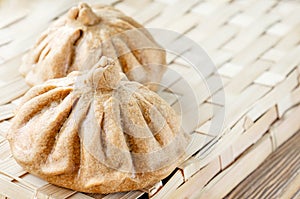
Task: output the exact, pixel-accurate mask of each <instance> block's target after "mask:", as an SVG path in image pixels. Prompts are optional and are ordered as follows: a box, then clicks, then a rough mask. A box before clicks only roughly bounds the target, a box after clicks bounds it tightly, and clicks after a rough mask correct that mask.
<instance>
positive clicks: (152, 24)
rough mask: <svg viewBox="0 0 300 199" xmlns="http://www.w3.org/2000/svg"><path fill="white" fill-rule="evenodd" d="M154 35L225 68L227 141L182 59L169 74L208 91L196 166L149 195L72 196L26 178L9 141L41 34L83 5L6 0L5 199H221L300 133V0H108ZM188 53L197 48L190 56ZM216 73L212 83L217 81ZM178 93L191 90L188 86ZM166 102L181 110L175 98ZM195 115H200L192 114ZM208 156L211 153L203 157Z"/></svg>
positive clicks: (0, 99) (1, 105)
mask: <svg viewBox="0 0 300 199" xmlns="http://www.w3.org/2000/svg"><path fill="white" fill-rule="evenodd" d="M87 2H89V3H91V4H92V3H105V4H111V5H114V6H115V7H116V8H118V9H120V10H121V11H123V12H124V13H126V14H127V15H129V16H131V17H133V18H134V19H136V20H137V21H138V22H140V23H142V24H143V25H144V26H145V27H147V28H165V29H169V30H173V31H176V32H178V33H181V34H184V35H186V36H188V37H189V38H191V39H192V40H193V41H195V42H197V43H198V44H199V45H200V46H201V47H203V48H204V49H205V50H206V52H207V53H208V55H209V56H210V57H211V59H212V60H213V61H214V63H215V64H216V66H217V68H218V73H219V74H220V75H221V77H222V80H223V86H224V91H225V96H226V105H225V110H226V112H225V113H226V117H225V118H226V120H225V123H224V128H223V130H222V134H221V136H218V137H216V136H215V135H213V134H211V132H209V131H208V126H209V125H210V122H211V119H212V118H213V117H214V114H213V111H212V110H216V109H218V108H221V106H220V104H218V103H212V101H211V97H212V95H215V96H217V95H218V94H219V91H220V89H221V88H214V90H213V93H208V92H207V91H206V90H205V86H204V84H203V82H200V81H199V80H198V79H196V78H195V77H194V76H193V73H192V72H191V71H190V68H189V67H190V66H189V65H188V64H187V63H186V62H185V61H184V60H182V59H181V58H180V56H172V55H168V63H169V67H170V68H172V69H174V70H176V71H178V72H180V73H181V74H184V75H185V76H188V77H189V83H190V85H192V86H193V88H194V89H195V92H197V93H201V98H200V99H202V101H201V104H200V105H199V106H200V107H199V108H200V113H199V114H200V122H199V124H198V125H197V126H196V127H195V128H194V127H193V130H194V133H193V134H192V136H193V138H194V139H193V143H192V145H191V148H190V149H189V150H188V155H189V159H188V160H187V161H185V162H184V163H183V164H182V165H181V166H179V167H178V168H177V169H176V170H175V171H174V172H173V173H172V174H171V176H170V177H169V178H168V179H166V180H163V181H162V182H158V183H157V184H156V185H154V186H151V187H148V188H145V189H144V190H140V191H131V192H128V193H116V194H109V195H99V194H98V195H97V194H84V193H78V192H75V191H72V190H67V189H63V188H60V187H57V186H54V185H51V184H48V183H47V182H45V181H43V180H41V179H39V178H37V177H35V176H33V175H31V174H28V173H27V172H25V171H24V170H23V169H22V168H21V167H20V166H18V165H17V163H16V162H15V161H14V159H13V157H12V156H11V153H10V149H9V145H8V142H7V141H6V139H5V135H6V132H7V129H8V128H9V126H10V119H11V118H12V117H13V116H14V111H15V108H16V106H17V104H18V102H19V99H20V97H21V96H22V95H23V94H24V93H25V92H26V91H27V90H28V89H29V87H28V86H27V85H26V83H25V81H24V79H23V77H22V76H21V75H20V74H19V73H18V67H19V66H20V63H21V58H22V56H23V55H24V53H25V52H26V51H27V50H28V49H29V48H30V46H31V45H32V44H33V43H34V42H35V39H36V38H37V37H38V35H39V34H40V33H41V32H42V31H43V30H45V29H46V28H47V27H48V26H49V24H50V23H51V22H52V21H53V20H54V19H55V18H57V17H58V16H60V15H62V14H64V13H65V12H66V11H67V10H68V9H69V8H70V7H71V6H73V5H75V4H76V3H78V1H73V0H69V1H66V0H60V1H58V0H57V1H35V0H32V1H25V0H23V1H5V0H2V1H0V6H1V7H0V19H1V20H0V195H2V197H3V198H6V197H8V198H34V197H37V198H72V199H75V198H83V199H84V198H107V199H108V198H137V197H140V196H142V195H147V197H153V198H168V197H169V198H174V197H178V198H184V197H195V198H220V197H225V196H226V195H227V194H228V193H229V192H230V191H231V190H232V189H233V188H234V187H235V186H236V185H238V184H239V183H240V182H241V181H242V180H243V179H244V178H246V177H247V176H248V175H249V174H250V173H251V172H252V171H254V170H255V169H256V168H257V167H258V166H259V164H260V163H262V162H263V160H265V159H266V157H267V156H268V155H269V154H270V153H271V152H272V151H274V150H275V149H276V148H277V147H278V146H280V145H281V144H282V143H283V142H285V141H286V140H287V139H288V138H290V137H291V136H292V135H293V134H295V133H296V132H297V131H298V130H299V129H300V122H299V119H298V118H299V115H300V106H299V103H300V88H299V79H300V78H299V72H300V70H299V69H300V68H299V63H300V45H299V44H300V2H299V1H297V0H282V1H275V0H247V1H246V0H236V1H234V0H233V1H225V0H224V1H223V0H220V1H219V0H213V1H208V0H207V1H204V0H184V1H172V0H157V1H156V0H155V1H153V0H141V1H134V0H124V1H123V0H119V1H117V0H106V1H104V0H101V1H87ZM186 50H187V51H188V50H189V49H186ZM215 77H216V74H213V73H212V74H209V75H207V76H206V77H205V79H206V81H213V80H214V78H215ZM169 87H170V88H171V89H174V90H180V89H182V90H184V88H183V87H182V84H181V80H180V79H176V80H175V79H173V80H172V81H170V83H169ZM160 94H161V95H165V97H166V99H168V101H169V102H170V103H171V104H173V105H174V106H175V105H176V99H173V98H172V97H169V98H168V94H167V92H166V91H164V90H163V91H161V93H160ZM182 97H184V95H183V96H182ZM186 114H187V117H190V118H193V115H190V116H189V115H188V113H186ZM204 153H207V154H208V155H206V156H203V154H204Z"/></svg>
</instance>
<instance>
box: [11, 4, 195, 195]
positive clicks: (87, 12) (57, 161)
mask: <svg viewBox="0 0 300 199" xmlns="http://www.w3.org/2000/svg"><path fill="white" fill-rule="evenodd" d="M140 27H142V26H141V25H139V24H137V23H136V22H135V21H133V20H132V19H131V18H129V17H126V16H125V15H123V14H122V13H121V12H119V11H117V10H115V9H113V8H111V7H108V6H98V7H93V9H92V8H90V7H89V6H88V5H86V4H80V5H79V6H78V7H75V8H72V9H71V10H70V11H69V12H68V14H67V15H65V16H63V17H62V18H60V19H58V21H57V22H56V23H55V24H54V25H53V26H52V27H50V28H49V29H48V30H47V31H46V32H45V33H44V34H43V35H42V37H41V38H40V39H39V40H38V42H37V44H36V45H35V46H34V47H33V48H32V49H31V50H30V52H29V53H28V54H27V56H26V57H25V61H24V63H23V65H22V66H21V71H22V73H23V74H24V75H25V76H26V79H27V81H29V83H31V84H33V85H35V86H34V87H32V88H31V89H30V90H29V91H28V92H27V93H26V94H25V95H24V97H23V99H22V102H21V103H20V106H19V109H18V112H17V114H16V116H15V117H14V119H13V124H12V127H11V129H10V131H9V134H8V140H9V142H10V146H11V150H12V153H13V156H14V158H15V159H16V161H17V162H18V163H19V164H20V165H21V166H22V167H23V168H24V169H25V170H27V171H28V172H30V173H33V174H36V175H37V176H40V177H41V178H43V179H45V180H47V181H49V182H50V183H53V184H55V185H59V186H63V187H66V188H71V189H74V190H77V191H83V192H90V193H112V192H119V191H129V190H135V189H141V188H144V187H146V186H148V185H151V184H154V183H155V182H157V181H159V180H161V179H163V178H165V177H166V176H168V175H169V174H170V173H171V172H172V171H173V170H174V169H175V168H176V166H178V164H179V163H180V161H182V159H183V158H184V155H185V149H186V146H187V144H188V143H189V137H188V135H186V134H184V133H183V132H182V131H181V130H180V121H179V120H178V117H177V115H176V113H175V111H174V110H173V109H172V108H171V107H170V106H169V105H168V103H167V102H165V101H164V100H163V99H162V98H160V97H159V96H158V95H157V94H156V93H155V92H153V91H151V90H150V89H149V88H148V87H147V86H145V85H143V84H147V83H148V82H150V81H153V79H154V81H155V82H157V81H159V79H160V78H161V76H162V74H163V71H164V69H163V66H160V67H156V68H155V69H154V68H152V67H151V64H156V65H157V64H162V65H164V64H165V52H164V51H162V50H159V51H157V50H154V49H153V48H151V49H149V48H145V49H137V48H135V45H138V46H140V45H145V46H148V45H152V46H156V47H158V45H157V44H156V43H155V41H154V40H153V38H152V37H151V36H150V35H149V33H148V32H146V31H145V30H138V29H136V28H140ZM126 30H133V31H134V32H136V33H137V34H138V36H136V37H133V38H132V37H122V36H121V37H119V36H118V37H114V36H115V35H116V34H118V33H121V35H122V31H126ZM141 37H143V38H144V39H143V40H142V38H141ZM114 39H116V40H114ZM106 40H110V42H108V43H106V42H107V41H106ZM135 40H138V41H135ZM103 42H104V43H106V44H107V46H106V44H105V45H103ZM143 42H145V43H144V44H139V43H143ZM110 44H112V46H113V47H112V46H109V45H110ZM124 49H125V51H124V52H125V53H122V52H121V51H123V50H124ZM126 50H129V52H127V51H126ZM120 52H121V54H119V53H120ZM114 53H117V54H119V55H121V57H117V59H114V60H113V59H110V58H106V57H105V56H110V57H112V58H116V57H114ZM122 56H123V57H122ZM136 68H139V69H138V70H137V71H138V72H137V71H135V69H136ZM131 71H134V72H131ZM123 72H124V73H123ZM125 74H126V75H125ZM140 74H144V76H143V75H140ZM140 77H142V78H140ZM128 79H129V80H128ZM130 80H135V81H130ZM137 81H139V82H140V83H138V82H137ZM141 83H143V84H141ZM150 86H151V85H150ZM153 88H154V87H152V89H153Z"/></svg>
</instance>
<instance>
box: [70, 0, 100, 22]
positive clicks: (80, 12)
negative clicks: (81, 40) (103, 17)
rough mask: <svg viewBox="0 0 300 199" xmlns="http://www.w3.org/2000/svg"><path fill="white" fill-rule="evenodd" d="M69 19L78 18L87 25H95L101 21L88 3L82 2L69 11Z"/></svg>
mask: <svg viewBox="0 0 300 199" xmlns="http://www.w3.org/2000/svg"><path fill="white" fill-rule="evenodd" d="M68 16H69V19H71V20H77V21H79V22H80V23H82V24H83V25H85V26H93V25H96V24H98V23H99V22H100V17H98V16H97V15H96V14H95V13H94V12H93V10H92V8H91V7H90V6H89V5H88V4H86V3H80V4H79V5H78V6H77V7H73V8H71V9H70V10H69V12H68Z"/></svg>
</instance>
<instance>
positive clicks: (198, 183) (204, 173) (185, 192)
mask: <svg viewBox="0 0 300 199" xmlns="http://www.w3.org/2000/svg"><path fill="white" fill-rule="evenodd" d="M219 171H220V162H219V159H218V158H216V159H214V160H213V161H212V162H210V163H209V164H208V165H207V166H205V167H204V168H202V169H201V170H200V171H199V172H197V174H195V175H194V176H192V177H191V178H190V179H188V181H187V182H185V183H184V184H183V185H182V186H180V187H179V188H178V189H177V190H176V191H174V192H173V193H172V194H171V195H170V196H169V197H168V198H170V199H171V198H190V197H191V196H192V195H193V194H194V193H195V192H197V191H199V190H201V189H202V188H203V187H204V186H205V185H206V184H207V183H208V182H209V181H210V180H211V179H212V178H213V177H214V176H215V175H216V174H217V173H218V172H219Z"/></svg>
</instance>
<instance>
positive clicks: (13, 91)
mask: <svg viewBox="0 0 300 199" xmlns="http://www.w3.org/2000/svg"><path fill="white" fill-rule="evenodd" d="M28 89H29V86H28V85H27V84H26V83H25V81H24V79H23V78H16V79H14V80H13V81H10V82H8V83H7V84H6V85H4V86H0V90H1V93H0V105H3V104H6V103H8V102H10V101H12V100H14V99H16V98H18V97H20V96H21V95H23V94H24V93H25V92H26V91H27V90H28Z"/></svg>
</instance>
